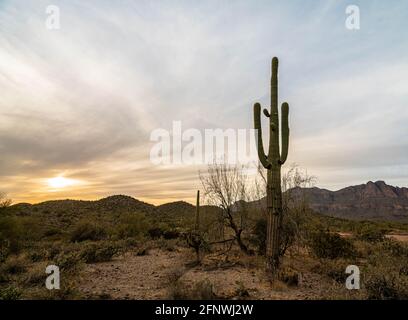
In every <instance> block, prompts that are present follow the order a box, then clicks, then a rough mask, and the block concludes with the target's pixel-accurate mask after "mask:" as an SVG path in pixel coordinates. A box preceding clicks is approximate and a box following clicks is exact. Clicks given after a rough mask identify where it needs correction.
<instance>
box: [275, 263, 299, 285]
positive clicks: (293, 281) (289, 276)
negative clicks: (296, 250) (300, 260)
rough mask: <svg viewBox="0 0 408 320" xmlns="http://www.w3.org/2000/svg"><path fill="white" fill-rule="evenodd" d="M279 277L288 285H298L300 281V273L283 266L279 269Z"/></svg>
mask: <svg viewBox="0 0 408 320" xmlns="http://www.w3.org/2000/svg"><path fill="white" fill-rule="evenodd" d="M278 279H279V280H280V281H282V282H284V283H286V284H287V285H288V286H298V285H299V283H300V274H299V272H297V271H296V270H294V269H293V268H289V267H283V268H280V269H279V272H278Z"/></svg>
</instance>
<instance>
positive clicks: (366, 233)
mask: <svg viewBox="0 0 408 320" xmlns="http://www.w3.org/2000/svg"><path fill="white" fill-rule="evenodd" d="M385 234H386V231H385V230H383V229H378V228H374V227H369V226H366V227H363V228H361V229H360V230H359V231H358V233H357V238H358V239H360V240H363V241H367V242H373V243H375V242H381V241H384V240H385Z"/></svg>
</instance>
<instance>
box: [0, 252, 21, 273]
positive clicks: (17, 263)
mask: <svg viewBox="0 0 408 320" xmlns="http://www.w3.org/2000/svg"><path fill="white" fill-rule="evenodd" d="M26 268H27V259H26V257H24V256H10V257H9V258H8V259H7V260H6V261H5V262H4V263H3V265H2V266H1V272H5V273H9V274H19V273H23V272H24V271H25V270H26Z"/></svg>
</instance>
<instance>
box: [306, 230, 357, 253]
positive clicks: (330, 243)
mask: <svg viewBox="0 0 408 320" xmlns="http://www.w3.org/2000/svg"><path fill="white" fill-rule="evenodd" d="M309 247H310V249H311V250H312V252H313V253H314V254H315V255H316V256H317V257H318V258H327V259H336V258H347V257H353V256H355V252H356V251H355V248H354V246H353V244H352V243H351V242H350V241H349V240H347V239H344V238H342V237H340V235H338V234H337V233H330V232H328V231H322V230H320V231H318V232H315V233H312V234H311V236H310V239H309Z"/></svg>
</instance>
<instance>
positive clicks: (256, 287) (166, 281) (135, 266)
mask: <svg viewBox="0 0 408 320" xmlns="http://www.w3.org/2000/svg"><path fill="white" fill-rule="evenodd" d="M236 254H237V255H239V253H236ZM193 261H194V256H193V254H192V252H191V251H190V250H188V249H187V248H180V247H178V248H176V249H174V250H172V251H168V250H166V249H159V248H155V249H151V250H148V252H147V253H146V254H144V255H137V253H136V251H135V252H127V253H125V254H123V255H121V256H119V257H117V258H115V259H113V260H112V261H110V262H103V263H95V264H89V265H87V266H86V267H85V269H84V270H83V271H82V273H81V277H80V280H79V288H78V289H79V290H80V292H81V294H82V295H84V296H85V297H88V298H94V299H98V298H99V299H169V298H172V296H171V292H172V290H174V289H172V287H174V283H175V281H178V282H179V283H182V285H183V290H184V291H189V290H193V287H194V285H195V284H197V283H199V282H200V281H209V282H210V283H211V284H212V292H213V294H214V298H220V299H245V298H248V299H319V297H322V296H324V295H326V296H327V292H328V291H330V289H333V283H332V281H329V280H328V281H323V282H322V281H321V280H322V279H321V276H320V275H318V274H315V273H313V272H309V271H307V270H305V271H304V272H303V273H302V279H301V281H300V283H299V285H297V286H293V287H291V286H287V285H286V284H283V283H281V282H278V283H277V284H276V285H275V286H272V285H271V284H270V283H269V282H268V281H267V277H266V274H265V273H264V271H263V267H262V261H261V260H260V259H259V258H257V257H248V259H246V260H244V261H242V256H241V258H240V259H238V256H234V253H232V254H231V256H230V257H229V259H227V260H225V257H221V256H220V255H219V254H217V253H214V254H209V255H207V256H206V257H205V259H204V260H203V263H202V264H201V265H198V266H197V265H196V266H192V265H191V263H189V262H193ZM298 263H299V264H302V263H304V262H302V261H299V262H298ZM306 267H307V265H306Z"/></svg>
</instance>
